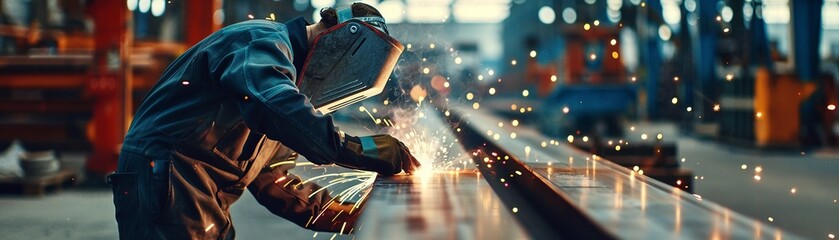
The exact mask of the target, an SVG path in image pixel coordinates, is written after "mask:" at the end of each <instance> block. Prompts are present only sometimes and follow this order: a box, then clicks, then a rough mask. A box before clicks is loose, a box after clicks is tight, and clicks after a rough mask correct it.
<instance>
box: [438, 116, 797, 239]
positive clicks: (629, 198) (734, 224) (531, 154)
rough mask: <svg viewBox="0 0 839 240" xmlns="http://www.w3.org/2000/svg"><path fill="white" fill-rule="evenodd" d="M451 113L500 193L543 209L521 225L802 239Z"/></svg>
mask: <svg viewBox="0 0 839 240" xmlns="http://www.w3.org/2000/svg"><path fill="white" fill-rule="evenodd" d="M450 112H451V117H450V118H448V120H449V122H450V123H451V124H452V126H453V128H454V129H456V130H458V131H459V133H460V135H459V139H460V140H461V141H460V142H461V143H462V144H463V146H464V147H465V148H466V149H472V150H471V151H472V152H473V153H475V154H476V155H475V157H474V158H473V160H474V161H475V164H477V166H478V168H479V169H480V170H481V173H482V175H483V176H484V177H485V178H486V180H487V182H489V183H490V185H491V186H493V189H494V190H495V191H496V192H497V193H499V195H500V196H504V194H501V193H502V192H508V193H512V194H517V195H518V197H519V198H521V199H525V200H526V202H527V203H529V204H531V208H530V209H532V210H534V211H536V212H534V213H532V214H528V212H522V211H519V213H520V214H518V215H517V216H520V217H519V218H518V219H519V221H521V222H525V221H532V220H531V219H527V217H525V216H533V215H536V216H539V217H540V218H539V220H540V221H542V222H543V223H544V224H545V225H547V227H548V228H550V229H552V230H554V231H555V233H556V234H558V235H559V236H561V237H564V238H571V239H615V238H619V239H661V238H667V239H799V237H798V236H795V235H792V234H791V233H788V232H785V231H783V230H781V229H778V228H776V227H773V226H770V225H766V224H763V223H761V222H760V221H757V220H754V219H750V218H748V217H745V216H743V215H740V214H738V213H736V212H734V211H732V210H730V209H727V208H724V207H722V206H719V205H717V204H715V203H712V202H709V201H703V200H702V199H701V196H699V195H692V194H689V193H687V192H684V191H682V190H679V189H678V188H676V187H671V186H669V185H666V184H664V183H661V182H659V181H656V180H654V179H652V178H648V177H647V176H644V175H643V174H641V173H639V172H635V171H632V170H629V169H626V168H623V167H620V166H618V165H617V164H614V163H611V162H609V161H608V160H605V159H602V158H599V157H597V156H593V155H589V154H587V153H584V152H581V151H579V150H576V149H574V148H573V147H571V146H569V145H566V144H565V143H563V142H562V141H556V140H552V139H550V138H547V137H544V136H542V135H541V134H539V133H538V132H537V131H535V130H532V129H529V128H525V127H515V126H510V125H511V124H507V125H506V126H507V127H498V124H497V123H498V122H503V121H505V120H504V119H499V118H497V117H495V116H492V115H490V114H487V113H485V112H482V111H474V110H471V109H466V108H457V109H452V110H450ZM514 132H515V133H516V134H515V137H512V136H511V133H514ZM502 136H503V137H502ZM563 141H565V140H563ZM733 194H734V193H733ZM502 200H505V202H507V199H506V198H503V197H502ZM516 203H518V202H517V201H512V202H511V203H510V204H516ZM535 226H538V225H534V227H535ZM528 230H530V231H537V232H538V231H539V230H538V229H537V230H532V229H531V228H528Z"/></svg>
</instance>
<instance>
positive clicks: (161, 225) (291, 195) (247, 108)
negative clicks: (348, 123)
mask: <svg viewBox="0 0 839 240" xmlns="http://www.w3.org/2000/svg"><path fill="white" fill-rule="evenodd" d="M306 25H308V23H307V22H306V21H305V20H304V19H303V18H297V19H295V20H292V21H290V22H288V23H286V24H281V23H275V22H271V21H265V20H250V21H245V22H241V23H237V24H233V25H230V26H228V27H225V28H223V29H221V30H219V31H217V32H215V33H213V34H212V35H210V36H208V37H207V38H206V39H204V40H203V41H201V42H199V43H198V44H196V45H195V46H193V47H192V48H190V49H189V50H188V51H186V52H185V53H184V54H183V55H182V56H181V57H179V58H178V59H176V60H175V61H174V62H173V63H172V64H171V65H170V66H169V67H168V68H167V69H166V71H165V72H164V74H163V76H162V77H161V78H160V80H159V82H158V83H157V84H156V85H155V86H154V87H153V88H152V90H151V91H150V92H149V93H148V95H147V96H146V99H145V100H144V101H143V103H142V104H141V105H140V107H139V109H138V110H137V112H136V115H135V117H134V120H133V122H132V124H131V127H130V129H129V132H128V134H127V135H126V138H125V140H124V143H123V146H122V149H121V153H120V157H119V163H118V167H117V171H116V172H115V173H114V174H112V175H111V176H109V177H108V181H109V182H110V183H111V184H112V186H113V190H114V205H115V207H116V219H117V223H118V226H119V232H120V238H121V239H168V238H171V239H213V238H215V239H231V238H233V237H234V236H235V231H234V229H233V225H232V222H231V219H230V214H229V211H228V210H229V208H230V205H231V204H232V203H233V202H235V201H236V200H237V199H238V198H239V197H240V196H241V194H242V193H243V191H244V190H245V189H246V188H247V189H248V190H249V191H250V192H251V193H252V194H253V195H254V197H255V198H256V199H257V201H258V202H259V203H260V204H262V205H264V206H265V207H266V208H268V210H269V211H271V212H272V213H274V214H276V215H279V216H281V217H283V218H286V219H288V220H290V221H292V222H294V223H296V224H298V225H300V226H304V227H307V228H311V229H314V230H320V231H337V230H339V229H340V227H341V226H342V225H343V224H344V222H348V224H347V226H348V227H347V228H350V227H351V226H352V223H351V221H353V219H352V218H349V217H348V216H347V214H346V211H344V210H346V209H347V208H346V206H340V205H337V204H334V203H331V202H330V201H331V199H332V198H331V197H330V196H329V195H328V194H327V193H326V192H327V191H320V192H318V193H317V194H315V195H313V196H310V194H311V193H312V192H314V191H316V190H317V189H319V188H320V187H319V186H317V185H314V184H312V183H306V184H304V183H302V181H301V180H300V179H299V177H296V176H294V175H290V174H288V171H287V170H288V166H293V164H290V165H289V164H286V165H281V166H285V167H276V168H271V167H269V166H270V165H271V163H276V162H279V161H293V158H291V156H294V155H295V154H296V153H299V154H300V155H303V156H305V157H306V159H307V160H309V161H311V162H313V163H316V164H330V163H338V164H340V165H343V166H348V167H353V168H358V169H367V170H374V171H377V172H379V173H381V174H385V175H392V174H395V173H398V172H399V171H401V170H405V171H406V172H409V173H410V172H411V171H413V166H414V165H411V164H408V165H407V166H406V165H405V164H403V163H402V162H403V161H408V162H409V163H415V162H416V160H415V159H413V157H412V156H410V153H409V152H408V150H407V148H405V147H404V145H401V144H394V143H393V142H392V141H396V142H398V140H395V139H392V140H388V141H390V143H388V144H386V145H382V146H377V147H376V149H377V150H378V151H380V153H387V152H399V154H389V155H379V156H374V155H366V154H365V152H364V151H361V152H359V151H358V147H357V146H358V145H353V144H355V142H354V140H352V139H356V138H355V137H352V136H347V137H345V138H344V139H342V136H341V134H340V133H339V132H338V131H336V130H335V127H334V125H333V122H332V118H331V117H329V116H324V115H322V114H319V113H317V112H316V111H315V109H314V108H313V107H312V105H311V104H310V103H309V101H308V99H307V98H306V97H305V96H304V95H303V94H301V93H300V92H298V89H297V87H296V86H295V84H294V81H293V80H294V79H296V77H297V73H299V72H300V70H301V68H302V65H303V62H304V61H305V58H306V56H307V52H308V51H309V49H308V41H307V36H306ZM315 60H316V59H313V61H315ZM348 139H349V140H348ZM375 142H376V143H377V144H378V143H379V141H375ZM361 146H364V144H361ZM367 148H373V147H370V146H367V147H366V148H365V147H362V150H363V149H367ZM371 151H372V150H371ZM289 159H292V160H289ZM344 162H348V163H344ZM342 214H343V215H342ZM319 215H320V216H321V217H314V216H319ZM316 219H321V220H320V221H315V220H316ZM332 219H337V220H335V221H332ZM345 232H346V231H345Z"/></svg>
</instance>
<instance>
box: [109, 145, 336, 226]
mask: <svg viewBox="0 0 839 240" xmlns="http://www.w3.org/2000/svg"><path fill="white" fill-rule="evenodd" d="M152 162H154V164H152ZM153 165H154V167H153ZM261 165H264V163H262V164H261ZM262 167H263V166H250V167H248V169H245V170H246V171H245V173H243V175H247V171H248V170H250V168H254V169H252V170H251V171H260V170H261V169H262ZM284 167H285V168H286V169H283V170H282V171H276V170H277V169H275V170H274V171H272V172H271V173H270V175H260V177H263V176H264V177H267V176H273V177H277V178H279V177H285V178H284V179H285V181H291V182H295V183H300V182H301V180H300V179H299V178H298V177H296V176H294V175H290V174H288V173H287V170H288V169H290V168H292V167H293V164H292V165H289V166H284ZM207 169H215V168H213V167H211V166H208V163H206V162H204V161H201V160H196V159H192V158H190V157H186V156H184V155H182V154H179V153H177V152H173V154H172V157H171V159H162V160H158V159H150V158H147V157H144V156H141V155H139V154H134V153H129V152H122V153H121V154H120V159H119V166H118V168H117V171H116V172H115V173H114V174H113V175H111V176H110V177H109V182H110V183H111V184H112V186H113V191H114V206H115V208H116V220H117V224H118V227H119V236H120V239H233V238H234V236H235V231H234V229H233V224H232V222H231V219H230V212H229V207H230V205H231V204H232V203H233V202H234V201H236V200H237V199H238V198H239V196H241V194H242V191H243V190H244V186H240V185H241V184H239V185H237V186H226V187H222V186H224V185H225V183H224V182H225V180H229V179H233V178H236V177H237V176H226V175H225V173H227V172H229V171H228V169H224V170H225V171H208V170H207ZM280 175H282V176H280ZM278 186H281V187H280V188H279V190H276V191H272V192H271V195H272V196H271V199H270V200H260V201H261V202H260V203H262V204H263V205H265V204H277V205H279V206H283V207H282V208H281V209H288V210H287V211H286V210H279V211H280V212H277V210H276V209H275V208H271V207H269V209H271V210H272V212H274V213H275V214H277V215H280V216H282V217H285V218H287V219H288V220H291V221H293V222H295V223H297V224H300V225H303V224H306V223H307V221H309V219H310V217H311V215H312V214H314V213H317V212H318V211H320V210H321V208H322V207H323V204H326V203H328V202H329V200H330V197H329V195H328V193H327V191H320V192H319V193H318V194H316V195H315V196H312V197H309V193H312V192H313V191H314V190H317V189H319V188H320V187H319V186H317V185H315V184H313V183H306V184H284V185H278ZM266 201H267V202H266ZM270 201H275V202H274V203H272V202H270ZM286 212H288V213H286Z"/></svg>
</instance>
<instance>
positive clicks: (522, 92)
mask: <svg viewBox="0 0 839 240" xmlns="http://www.w3.org/2000/svg"><path fill="white" fill-rule="evenodd" d="M521 95H522V96H524V97H527V96H529V95H530V91H527V89H525V90H524V91H521Z"/></svg>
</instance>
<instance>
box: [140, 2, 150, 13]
mask: <svg viewBox="0 0 839 240" xmlns="http://www.w3.org/2000/svg"><path fill="white" fill-rule="evenodd" d="M149 8H151V0H140V2H139V7H138V9H140V12H141V13H147V12H149Z"/></svg>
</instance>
